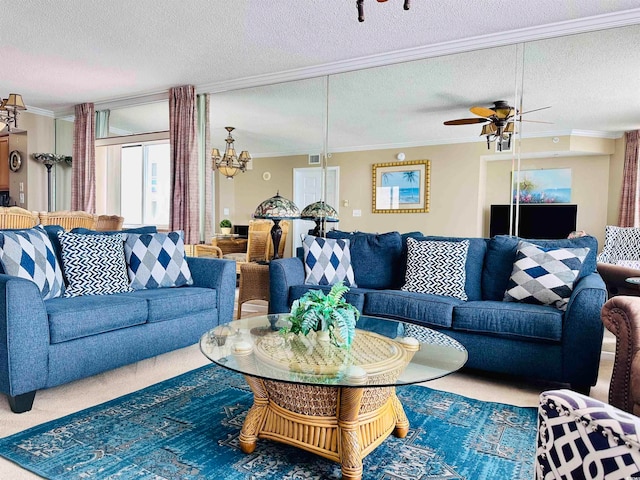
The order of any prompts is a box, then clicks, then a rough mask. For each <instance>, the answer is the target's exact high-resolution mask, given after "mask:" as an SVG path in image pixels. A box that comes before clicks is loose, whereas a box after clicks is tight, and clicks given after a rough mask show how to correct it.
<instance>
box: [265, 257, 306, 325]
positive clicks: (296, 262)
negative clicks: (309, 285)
mask: <svg viewBox="0 0 640 480" xmlns="http://www.w3.org/2000/svg"><path fill="white" fill-rule="evenodd" d="M304 278H305V275H304V264H303V263H302V260H301V259H299V258H298V257H290V258H280V259H277V260H272V261H271V262H270V263H269V297H270V298H269V313H288V312H289V310H290V308H289V287H291V286H292V285H301V284H303V283H304Z"/></svg>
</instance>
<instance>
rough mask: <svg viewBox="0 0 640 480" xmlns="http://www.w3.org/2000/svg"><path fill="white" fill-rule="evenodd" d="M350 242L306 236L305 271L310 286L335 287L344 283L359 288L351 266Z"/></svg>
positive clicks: (304, 242) (304, 245)
mask: <svg viewBox="0 0 640 480" xmlns="http://www.w3.org/2000/svg"><path fill="white" fill-rule="evenodd" d="M349 243H350V242H349V240H346V239H344V240H343V239H333V238H323V237H314V236H313V235H306V236H305V237H304V239H303V241H302V247H303V249H304V269H305V272H306V274H307V275H306V278H305V281H304V283H306V284H308V285H333V284H334V283H338V282H343V283H344V284H345V285H346V286H347V287H357V286H358V285H356V281H355V278H354V274H353V267H352V266H351V251H350V250H349Z"/></svg>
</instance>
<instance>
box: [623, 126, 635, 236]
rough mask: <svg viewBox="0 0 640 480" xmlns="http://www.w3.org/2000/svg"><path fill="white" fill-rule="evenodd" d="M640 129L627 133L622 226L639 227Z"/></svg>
mask: <svg viewBox="0 0 640 480" xmlns="http://www.w3.org/2000/svg"><path fill="white" fill-rule="evenodd" d="M639 136H640V130H634V131H632V132H627V133H626V134H625V139H626V141H627V148H626V150H625V154H624V171H623V177H622V196H621V198H620V216H619V218H618V225H619V226H620V227H638V226H640V225H639V222H638V216H639V214H640V212H639V211H638V201H640V198H638V197H639V195H638V148H639V145H638V137H639Z"/></svg>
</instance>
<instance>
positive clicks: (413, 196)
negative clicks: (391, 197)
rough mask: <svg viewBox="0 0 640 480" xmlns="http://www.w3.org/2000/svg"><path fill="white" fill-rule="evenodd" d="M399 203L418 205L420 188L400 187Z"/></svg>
mask: <svg viewBox="0 0 640 480" xmlns="http://www.w3.org/2000/svg"><path fill="white" fill-rule="evenodd" d="M400 203H420V187H401V188H400Z"/></svg>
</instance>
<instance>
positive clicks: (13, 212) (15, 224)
mask: <svg viewBox="0 0 640 480" xmlns="http://www.w3.org/2000/svg"><path fill="white" fill-rule="evenodd" d="M38 223H40V219H39V218H38V213H37V212H30V211H29V210H25V209H24V208H20V207H0V229H4V228H31V227H35V226H36V225H38Z"/></svg>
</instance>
